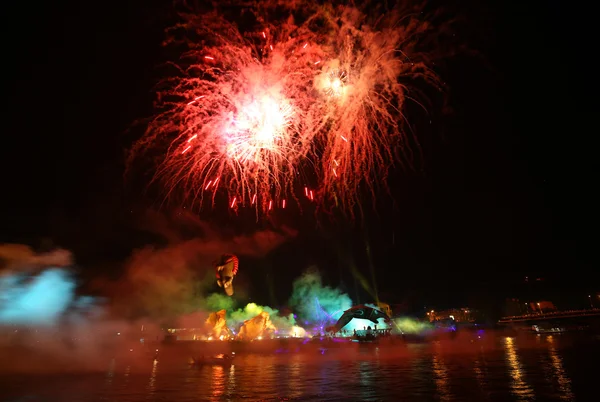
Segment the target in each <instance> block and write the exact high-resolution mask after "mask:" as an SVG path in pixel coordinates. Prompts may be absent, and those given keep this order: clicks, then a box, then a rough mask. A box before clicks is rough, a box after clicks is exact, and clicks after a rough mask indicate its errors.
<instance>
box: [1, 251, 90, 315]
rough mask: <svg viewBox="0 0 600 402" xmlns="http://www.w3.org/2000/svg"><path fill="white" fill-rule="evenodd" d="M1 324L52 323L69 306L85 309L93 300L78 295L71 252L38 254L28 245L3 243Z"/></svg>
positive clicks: (64, 312)
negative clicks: (68, 268) (70, 268)
mask: <svg viewBox="0 0 600 402" xmlns="http://www.w3.org/2000/svg"><path fill="white" fill-rule="evenodd" d="M0 257H1V261H2V268H3V271H2V272H0V324H3V325H13V324H15V325H38V324H43V325H52V324H55V323H56V322H57V321H58V320H59V319H60V318H61V317H63V316H64V315H65V314H66V313H67V311H69V309H71V310H73V311H82V310H84V309H86V308H87V307H89V306H92V305H93V304H94V301H93V299H91V298H81V297H77V296H76V295H75V289H76V287H77V284H76V281H75V278H74V277H73V275H72V273H71V272H70V271H69V270H67V269H65V268H62V267H64V266H68V265H70V264H72V257H71V253H70V252H68V251H67V250H54V251H52V252H49V253H42V254H37V253H35V252H33V250H32V249H31V248H30V247H28V246H25V245H20V244H5V245H1V246H0Z"/></svg>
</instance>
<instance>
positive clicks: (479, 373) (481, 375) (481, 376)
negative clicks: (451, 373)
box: [473, 352, 486, 392]
mask: <svg viewBox="0 0 600 402" xmlns="http://www.w3.org/2000/svg"><path fill="white" fill-rule="evenodd" d="M485 366H486V362H485V355H484V354H483V352H480V353H479V356H478V357H477V358H476V359H475V361H474V362H473V371H474V372H475V379H476V380H477V384H478V385H479V388H480V389H481V390H482V391H484V392H486V382H485V377H486V376H485V371H486V368H485Z"/></svg>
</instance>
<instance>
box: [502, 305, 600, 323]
mask: <svg viewBox="0 0 600 402" xmlns="http://www.w3.org/2000/svg"><path fill="white" fill-rule="evenodd" d="M583 317H600V308H593V309H587V310H567V311H553V312H551V313H536V314H523V315H515V316H510V317H502V318H501V319H500V320H499V321H498V324H511V323H517V322H527V321H547V320H558V319H563V318H583Z"/></svg>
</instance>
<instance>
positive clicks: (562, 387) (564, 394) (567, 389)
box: [547, 335, 574, 401]
mask: <svg viewBox="0 0 600 402" xmlns="http://www.w3.org/2000/svg"><path fill="white" fill-rule="evenodd" d="M547 340H548V352H549V354H550V360H551V361H552V368H553V369H554V378H555V379H556V380H557V381H558V390H559V391H560V398H561V399H562V400H565V401H571V400H573V398H574V395H573V392H572V391H571V379H570V378H569V376H568V375H567V374H566V373H565V369H564V367H563V363H562V357H561V356H560V354H559V353H558V351H557V350H556V346H555V345H554V337H553V336H552V335H550V336H548V338H547Z"/></svg>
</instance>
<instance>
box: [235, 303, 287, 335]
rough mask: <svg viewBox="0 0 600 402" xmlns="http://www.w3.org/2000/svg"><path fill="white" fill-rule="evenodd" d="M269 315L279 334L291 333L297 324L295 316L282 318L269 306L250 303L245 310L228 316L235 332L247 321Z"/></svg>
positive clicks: (236, 311) (239, 310)
mask: <svg viewBox="0 0 600 402" xmlns="http://www.w3.org/2000/svg"><path fill="white" fill-rule="evenodd" d="M263 311H264V312H267V313H269V316H270V318H271V322H272V323H273V325H275V327H276V328H277V331H278V332H286V333H287V332H289V331H290V330H291V329H292V327H294V325H295V324H296V320H295V319H294V315H293V314H289V315H287V316H280V315H279V311H278V310H276V309H273V308H271V307H267V306H259V305H257V304H256V303H248V304H247V305H246V306H245V307H244V308H242V309H238V310H235V311H233V312H231V314H228V317H227V324H228V325H229V326H230V328H233V329H234V330H236V331H237V330H239V327H240V326H241V325H242V324H243V323H244V321H246V320H250V319H252V318H254V317H256V316H257V315H259V314H260V313H262V312H263Z"/></svg>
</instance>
